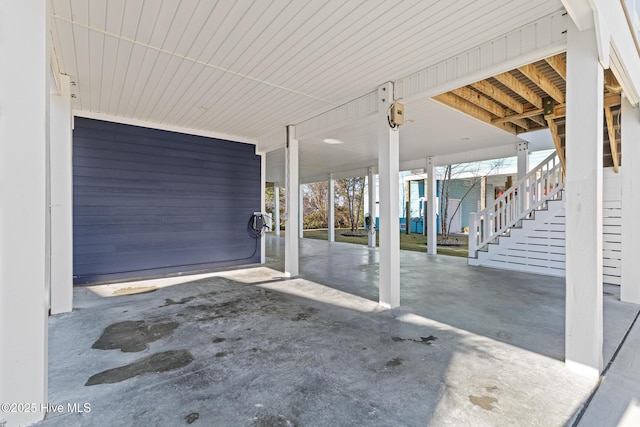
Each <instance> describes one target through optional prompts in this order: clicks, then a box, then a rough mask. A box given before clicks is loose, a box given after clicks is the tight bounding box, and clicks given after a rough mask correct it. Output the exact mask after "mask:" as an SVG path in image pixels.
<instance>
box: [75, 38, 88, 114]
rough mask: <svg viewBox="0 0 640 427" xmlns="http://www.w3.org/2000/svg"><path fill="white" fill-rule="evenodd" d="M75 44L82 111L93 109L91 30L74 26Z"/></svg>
mask: <svg viewBox="0 0 640 427" xmlns="http://www.w3.org/2000/svg"><path fill="white" fill-rule="evenodd" d="M73 42H74V49H75V51H76V67H77V73H78V78H77V79H76V80H77V84H78V88H79V91H78V92H79V94H78V101H79V103H80V105H81V107H82V109H90V108H91V83H92V76H91V65H90V52H89V30H87V29H86V28H84V27H80V26H77V25H75V26H73Z"/></svg>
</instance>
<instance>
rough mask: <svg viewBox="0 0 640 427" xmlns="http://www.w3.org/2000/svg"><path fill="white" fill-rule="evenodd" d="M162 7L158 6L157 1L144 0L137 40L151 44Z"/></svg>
mask: <svg viewBox="0 0 640 427" xmlns="http://www.w3.org/2000/svg"><path fill="white" fill-rule="evenodd" d="M161 10H162V7H158V3H157V2H155V1H154V2H144V3H143V4H142V9H141V10H140V19H139V21H138V29H137V31H136V37H135V39H136V41H138V42H140V43H144V44H149V41H150V40H151V35H152V34H153V33H154V32H155V29H156V25H157V24H158V17H159V14H160V11H161Z"/></svg>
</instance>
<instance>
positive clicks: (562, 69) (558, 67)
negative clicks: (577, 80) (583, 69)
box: [545, 55, 567, 81]
mask: <svg viewBox="0 0 640 427" xmlns="http://www.w3.org/2000/svg"><path fill="white" fill-rule="evenodd" d="M545 61H546V62H547V64H549V65H550V66H551V68H553V69H554V70H555V72H556V73H558V75H559V76H560V77H562V78H563V79H564V80H565V81H567V63H566V62H565V60H564V59H562V56H560V55H555V56H551V57H549V58H545Z"/></svg>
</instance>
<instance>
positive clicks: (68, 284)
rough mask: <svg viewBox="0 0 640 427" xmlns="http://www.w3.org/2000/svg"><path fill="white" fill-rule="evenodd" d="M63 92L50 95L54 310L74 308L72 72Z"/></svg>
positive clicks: (64, 81)
mask: <svg viewBox="0 0 640 427" xmlns="http://www.w3.org/2000/svg"><path fill="white" fill-rule="evenodd" d="M59 92H60V93H59V95H52V96H51V98H50V102H51V105H50V108H51V109H50V144H51V152H50V156H49V177H50V178H49V185H50V195H51V201H50V206H51V208H50V212H51V246H50V252H49V254H50V255H49V256H50V257H51V259H50V265H51V274H50V277H49V280H50V290H51V314H57V313H66V312H70V311H71V310H72V308H73V183H72V178H73V170H72V164H71V146H72V135H71V121H72V116H71V92H70V78H69V76H60V91H59Z"/></svg>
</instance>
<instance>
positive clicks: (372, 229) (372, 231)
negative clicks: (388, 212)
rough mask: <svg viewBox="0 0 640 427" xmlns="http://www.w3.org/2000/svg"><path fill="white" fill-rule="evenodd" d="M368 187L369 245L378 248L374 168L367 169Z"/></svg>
mask: <svg viewBox="0 0 640 427" xmlns="http://www.w3.org/2000/svg"><path fill="white" fill-rule="evenodd" d="M367 186H368V190H369V191H368V196H369V218H370V219H371V224H370V225H369V233H368V245H369V247H370V248H375V247H376V175H375V174H374V173H373V167H371V166H370V167H369V168H368V169H367Z"/></svg>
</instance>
